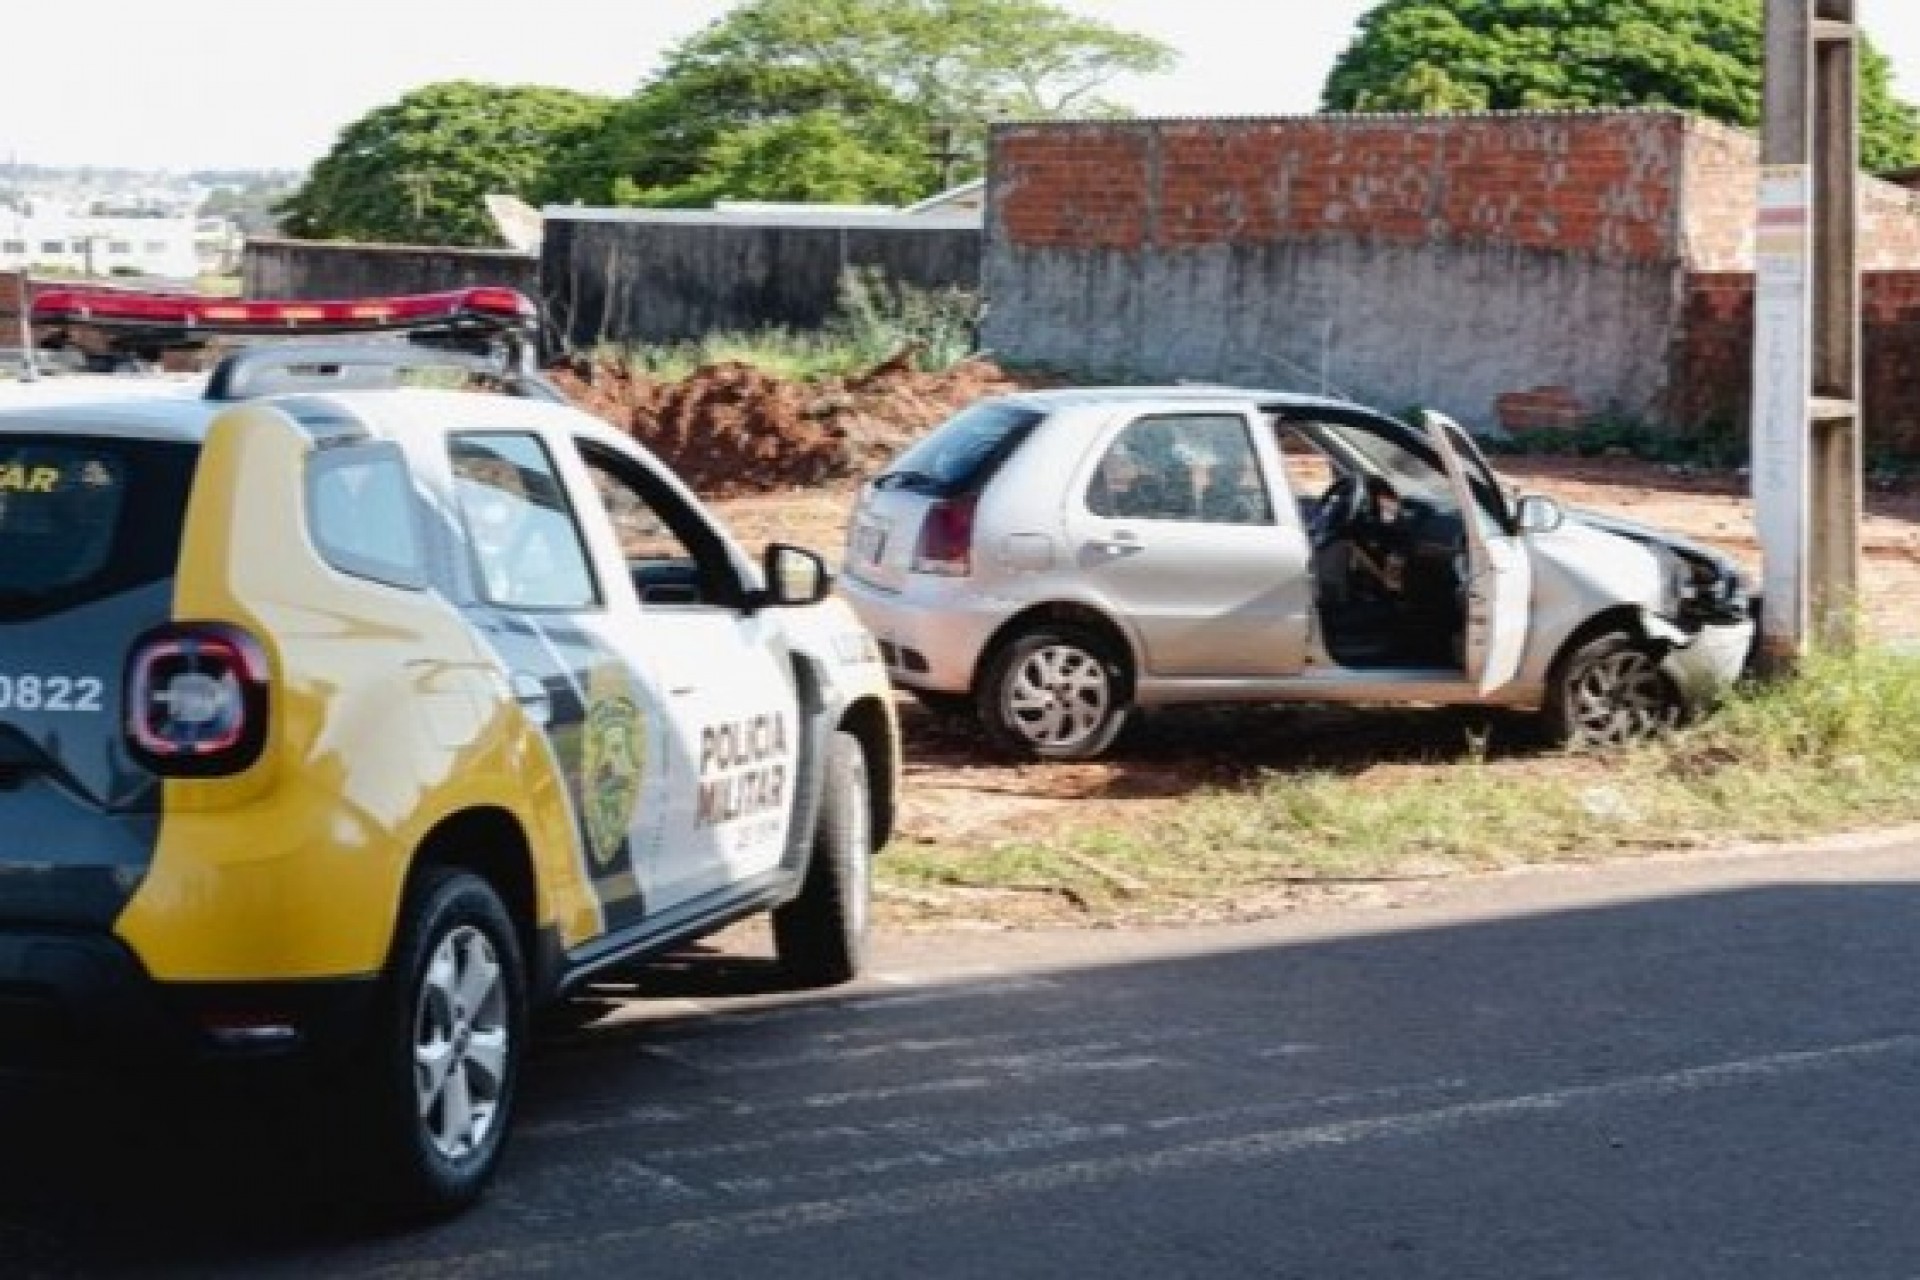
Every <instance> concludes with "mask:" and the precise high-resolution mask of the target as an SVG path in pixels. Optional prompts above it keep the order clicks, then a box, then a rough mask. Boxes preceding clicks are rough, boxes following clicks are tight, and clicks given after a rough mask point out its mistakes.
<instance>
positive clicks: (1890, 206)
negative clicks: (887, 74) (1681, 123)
mask: <svg viewBox="0 0 1920 1280" xmlns="http://www.w3.org/2000/svg"><path fill="white" fill-rule="evenodd" d="M1686 150H1687V158H1686V181H1685V188H1684V190H1685V198H1684V203H1683V208H1684V211H1685V213H1684V221H1683V227H1682V238H1683V243H1684V245H1685V256H1686V259H1687V262H1688V263H1689V264H1690V265H1691V266H1692V267H1693V268H1694V269H1695V270H1697V271H1708V272H1718V271H1751V270H1752V269H1753V226H1754V215H1755V205H1756V203H1757V199H1758V197H1757V192H1758V190H1759V183H1760V141H1759V139H1758V138H1756V137H1755V136H1754V135H1752V134H1750V133H1747V132H1744V131H1742V130H1739V129H1733V128H1729V127H1728V126H1726V125H1722V124H1716V123H1715V122H1713V121H1711V120H1690V121H1689V122H1688V128H1687V149H1686ZM1860 266H1861V269H1862V270H1865V271H1906V270H1915V269H1920V194H1916V193H1915V192H1914V191H1911V190H1908V189H1907V188H1906V187H1904V186H1899V185H1896V184H1895V183H1891V182H1883V181H1880V180H1879V179H1876V178H1866V177H1863V178H1862V180H1861V185H1860Z"/></svg>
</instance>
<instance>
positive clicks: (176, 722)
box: [127, 625, 268, 777]
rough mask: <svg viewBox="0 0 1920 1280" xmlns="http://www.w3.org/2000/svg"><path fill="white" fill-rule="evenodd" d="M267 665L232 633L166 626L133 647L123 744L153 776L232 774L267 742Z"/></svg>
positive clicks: (246, 638)
mask: <svg viewBox="0 0 1920 1280" xmlns="http://www.w3.org/2000/svg"><path fill="white" fill-rule="evenodd" d="M267 707H268V697H267V660H266V654H265V653H264V652H263V651H262V649H261V648H260V645H259V642H258V641H256V640H254V638H253V637H252V636H250V635H248V634H247V633H246V632H244V631H241V630H239V629H237V628H235V627H225V626H213V625H207V626H172V627H164V628H162V629H160V630H158V631H155V632H151V633H149V634H148V635H147V636H145V637H143V638H142V639H141V640H140V642H139V643H138V644H136V645H134V648H133V657H132V660H131V661H130V662H129V663H128V666H127V741H128V745H129V746H130V747H131V748H132V750H133V754H134V756H135V757H136V758H137V759H139V760H140V762H141V763H142V764H145V765H146V766H147V767H148V768H150V769H152V770H153V771H154V772H156V773H164V774H177V775H181V776H186V777H208V776H212V775H217V774H225V773H238V772H239V771H240V770H242V769H244V768H246V767H247V766H248V765H250V764H252V763H253V762H254V761H255V760H257V759H258V758H259V756H260V749H261V747H263V746H264V745H265V744H266V740H267Z"/></svg>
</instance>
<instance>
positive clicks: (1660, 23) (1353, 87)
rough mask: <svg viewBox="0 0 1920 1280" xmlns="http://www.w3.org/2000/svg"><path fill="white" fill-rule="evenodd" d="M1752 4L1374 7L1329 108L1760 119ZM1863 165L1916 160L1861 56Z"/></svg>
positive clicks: (1601, 1) (1388, 1)
mask: <svg viewBox="0 0 1920 1280" xmlns="http://www.w3.org/2000/svg"><path fill="white" fill-rule="evenodd" d="M1764 35H1765V25H1764V19H1763V14H1762V0H1383V3H1380V4H1378V5H1376V6H1374V8H1373V9H1372V10H1370V11H1369V12H1368V13H1367V14H1366V16H1364V17H1363V18H1361V19H1360V30H1359V32H1358V34H1357V35H1356V36H1355V38H1354V40H1353V42H1352V43H1351V44H1350V45H1349V46H1348V47H1347V49H1346V51H1345V52H1343V53H1342V54H1341V55H1340V57H1339V59H1338V60H1337V61H1336V62H1335V64H1334V68H1333V72H1332V74H1331V75H1330V76H1329V77H1328V78H1327V84H1326V89H1325V91H1324V93H1323V94H1322V103H1323V105H1324V106H1325V107H1326V108H1327V109H1328V110H1330V111H1430V110H1461V109H1466V110H1484V109H1492V110H1514V109H1546V108H1558V107H1626V106H1669V107H1680V108H1685V109H1687V110H1690V111H1697V112H1699V113H1700V114H1701V115H1705V116H1710V117H1712V118H1714V119H1716V120H1723V121H1725V122H1727V123H1728V124H1735V125H1744V126H1748V127H1751V126H1753V125H1755V124H1756V123H1757V122H1758V120H1759V118H1760V106H1761V101H1760V99H1761V65H1762V60H1763V49H1764V45H1765V39H1764ZM1863 53H1864V57H1863V59H1862V76H1861V95H1860V101H1861V106H1860V118H1861V119H1860V127H1861V140H1860V147H1861V159H1862V161H1863V163H1864V164H1865V165H1866V166H1867V167H1868V168H1870V169H1875V170H1886V169H1894V168H1899V167H1901V166H1903V165H1908V164H1912V163H1914V162H1915V160H1916V159H1920V114H1917V113H1916V112H1915V111H1914V109H1913V107H1911V106H1909V105H1908V104H1907V103H1904V102H1902V101H1900V100H1899V99H1897V98H1895V97H1894V96H1893V91H1892V73H1891V70H1890V68H1889V66H1888V63H1887V60H1886V58H1885V57H1884V56H1882V55H1881V54H1880V53H1879V52H1878V51H1877V50H1875V49H1874V48H1873V47H1872V46H1871V45H1867V46H1865V48H1864V49H1863Z"/></svg>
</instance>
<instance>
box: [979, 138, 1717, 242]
mask: <svg viewBox="0 0 1920 1280" xmlns="http://www.w3.org/2000/svg"><path fill="white" fill-rule="evenodd" d="M1687 130H1688V121H1687V118H1686V117H1684V116H1682V115H1679V114H1677V113H1672V112H1625V113H1620V112H1611V113H1600V112H1591V113H1588V112H1577V113H1566V114H1521V115H1460V116H1326V117H1302V118H1290V119H1275V120H1194V121H1124V122H1086V123H1080V124H1074V125H1067V126H1063V125H1058V124H1048V125H1010V126H1004V127H1002V128H1000V129H997V130H996V131H995V134H994V143H993V147H994V163H993V185H994V192H993V199H992V202H991V204H990V208H991V209H992V210H993V216H994V219H995V221H996V223H997V227H996V232H997V234H1000V235H1004V236H1005V237H1006V239H1007V241H1008V242H1009V243H1010V244H1011V245H1013V246H1015V247H1017V248H1023V249H1038V248H1080V249H1109V250H1112V249H1118V250H1122V251H1127V250H1139V249H1143V248H1148V247H1151V248H1153V249H1180V248H1188V247H1197V246H1208V245H1220V244H1249V243H1271V242H1275V241H1280V240H1298V239H1322V238H1331V237H1345V238H1356V239H1366V240H1377V241H1390V242H1398V243H1414V244H1421V243H1429V242H1444V243H1456V244H1458V243H1488V244H1499V245H1503V246H1509V247H1517V248H1523V249H1540V250H1549V251H1563V252H1568V253H1586V254H1595V255H1600V256H1603V257H1607V258H1610V259H1616V260H1630V261H1667V260H1672V259H1675V258H1677V257H1678V256H1679V252H1680V246H1679V225H1680V218H1681V210H1680V199H1681V191H1682V185H1683V177H1684V173H1685V145H1684V144H1685V138H1686V134H1687Z"/></svg>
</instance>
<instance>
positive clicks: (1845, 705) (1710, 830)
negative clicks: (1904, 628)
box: [881, 652, 1920, 920]
mask: <svg viewBox="0 0 1920 1280" xmlns="http://www.w3.org/2000/svg"><path fill="white" fill-rule="evenodd" d="M1382 714H1386V713H1382ZM1909 821H1920V658H1914V657H1908V656H1901V655H1896V654H1891V653H1885V652H1873V653H1868V654H1864V655H1861V656H1859V657H1854V658H1836V657H1816V658H1813V659H1810V660H1809V661H1808V662H1807V663H1806V665H1805V666H1804V667H1803V668H1802V670H1801V671H1800V673H1799V674H1798V675H1797V676H1796V677H1794V678H1793V679H1790V680H1786V681H1783V682H1780V683H1777V684H1769V685H1760V686H1754V687H1752V688H1748V689H1743V690H1741V691H1740V692H1738V693H1736V694H1735V695H1734V696H1733V697H1732V698H1731V699H1730V701H1729V702H1728V704H1727V705H1726V706H1725V707H1723V708H1722V709H1721V710H1720V712H1719V713H1718V714H1716V715H1715V716H1713V717H1711V718H1709V719H1708V720H1706V721H1705V722H1704V723H1702V724H1700V725H1698V726H1696V727H1695V728H1693V729H1691V730H1688V731H1686V732H1683V733H1679V734H1676V735H1674V736H1672V737H1671V738H1668V739H1666V740H1664V741H1661V742H1656V743H1652V744H1649V745H1647V746H1644V747H1641V748H1638V749H1635V750H1632V751H1628V752H1624V753H1616V754H1608V755H1604V756H1601V755H1593V756H1583V755H1561V756H1549V757H1539V756H1536V757H1532V758H1521V759H1512V758H1509V759H1505V760H1497V761H1490V760H1488V759H1486V758H1485V757H1484V756H1483V755H1482V753H1481V752H1479V751H1477V750H1476V751H1470V752H1469V754H1468V757H1467V759H1466V760H1465V761H1464V762H1463V763H1459V764H1455V765H1451V766H1447V767H1444V768H1438V767H1436V768H1434V769H1431V770H1425V771H1421V772H1419V773H1417V774H1414V775H1411V776H1407V777H1404V778H1397V779H1391V780H1385V781H1382V780H1380V779H1377V778H1368V777H1365V776H1362V777H1359V778H1352V777H1344V776H1335V775H1328V774H1318V773H1307V774H1269V775H1267V776H1265V777H1262V778H1261V779H1259V780H1258V781H1257V782H1255V783H1253V784H1250V785H1247V786H1243V787H1239V788H1234V789H1229V790H1217V791H1211V792H1207V793H1203V794H1201V795H1199V796H1196V797H1193V798H1190V799H1189V800H1187V801H1184V802H1182V803H1181V804H1180V805H1178V806H1177V807H1173V808H1170V809H1169V810H1168V811H1166V812H1165V813H1164V814H1162V813H1156V815H1155V818H1154V820H1153V821H1152V822H1150V823H1142V822H1139V821H1135V822H1133V823H1132V824H1130V825H1129V826H1127V827H1124V828H1120V827H1115V828H1112V829H1104V830H1094V831H1082V832H1079V833H1075V834H1068V835H1063V836H1062V837H1060V838H1058V839H1056V840H1040V841H1023V842H1019V843H1014V844H1007V845H999V846H993V847H988V848H974V849H951V848H940V849H925V848H904V849H901V850H897V851H895V852H894V853H890V854H889V855H888V856H887V858H886V859H884V860H883V861H882V863H881V870H882V875H883V880H884V881H885V882H887V883H890V884H894V885H897V886H900V887H902V888H905V889H907V890H908V891H909V892H910V893H916V894H919V895H922V896H931V897H932V898H934V899H936V900H937V899H938V898H939V895H940V891H941V890H943V889H955V888H958V889H961V890H969V889H970V890H975V891H981V890H986V891H992V890H995V889H1008V888H1012V889H1018V890H1020V891H1024V892H1033V891H1047V892H1051V893H1053V894H1055V895H1056V896H1058V897H1059V898H1062V899H1064V900H1067V901H1070V902H1073V903H1075V904H1076V905H1077V907H1078V909H1079V914H1080V915H1081V916H1083V917H1087V918H1093V919H1101V920H1135V919H1148V918H1168V917H1187V916H1194V915H1201V916H1213V917H1222V916H1233V915H1237V914H1243V913H1245V912H1246V911H1249V910H1253V909H1257V908H1258V906H1259V904H1260V901H1261V900H1262V898H1263V897H1265V898H1269V899H1270V898H1271V895H1272V894H1273V893H1274V892H1275V891H1285V890H1287V889H1291V888H1295V887H1297V886H1299V885H1302V884H1305V885H1327V884H1339V883H1350V882H1353V881H1356V880H1359V881H1366V880H1394V879H1405V878H1408V877H1424V876H1433V875H1445V874H1451V873H1456V872H1459V871H1462V870H1485V869H1492V868H1499V867H1505V866H1511V865H1517V864H1525V863H1546V862H1567V861H1581V860H1589V859H1597V858H1603V857H1617V856H1622V855H1630V854H1634V853H1648V852H1655V851H1662V850H1673V849H1690V848H1702V847H1709V846H1715V845H1726V844H1730V843H1736V842H1740V841H1748V840H1774V839H1783V838H1789V837H1798V836H1807V835H1814V834H1822V833H1832V832H1840V831H1846V830H1850V829H1859V828H1864V827H1869V826H1882V825H1886V824H1890V823H1900V822H1909ZM977 896H978V894H977V893H975V894H973V895H968V894H965V893H964V892H963V893H962V894H961V895H960V899H961V901H958V902H956V910H959V911H965V910H974V909H977V906H976V904H974V903H972V902H970V901H966V899H968V898H969V897H977Z"/></svg>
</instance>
